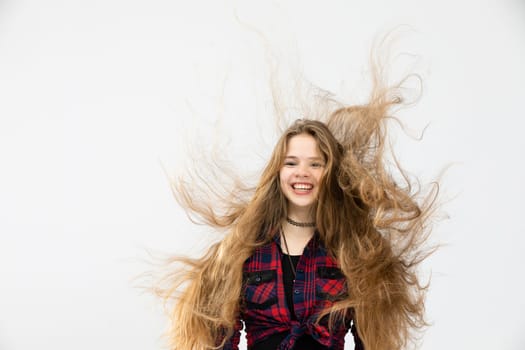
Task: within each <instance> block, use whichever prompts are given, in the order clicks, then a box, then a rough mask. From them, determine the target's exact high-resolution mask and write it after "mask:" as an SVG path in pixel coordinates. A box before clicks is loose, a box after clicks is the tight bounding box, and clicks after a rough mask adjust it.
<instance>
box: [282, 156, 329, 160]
mask: <svg viewBox="0 0 525 350" xmlns="http://www.w3.org/2000/svg"><path fill="white" fill-rule="evenodd" d="M287 158H291V159H299V157H297V156H286V157H284V159H287ZM306 159H308V160H324V159H323V158H322V157H308V158H306Z"/></svg>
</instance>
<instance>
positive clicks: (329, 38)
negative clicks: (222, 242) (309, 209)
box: [0, 0, 525, 350]
mask: <svg viewBox="0 0 525 350" xmlns="http://www.w3.org/2000/svg"><path fill="white" fill-rule="evenodd" d="M236 16H237V17H238V18H239V19H240V20H241V21H242V22H244V23H248V24H249V25H251V26H253V27H255V28H258V29H259V30H261V32H263V33H264V34H265V36H266V38H267V39H268V40H269V42H270V43H271V45H272V47H273V48H275V50H276V51H279V52H282V53H285V54H284V55H283V57H285V58H286V59H287V60H288V61H289V62H292V63H295V64H297V65H298V66H297V67H296V68H298V69H300V70H302V72H303V74H304V77H305V78H307V79H308V80H310V81H311V82H313V83H314V84H316V85H318V86H320V87H322V88H324V89H327V90H330V91H332V92H334V93H336V94H339V96H344V98H346V99H347V100H349V101H353V100H354V99H355V100H356V101H357V100H359V98H363V97H366V88H367V82H366V77H367V75H366V70H367V69H368V52H369V49H370V47H371V45H372V42H373V39H374V38H376V37H377V35H378V34H380V33H384V32H385V31H386V30H388V29H392V28H395V27H398V26H399V25H406V26H408V27H410V28H412V29H411V30H410V31H409V33H408V34H407V35H406V36H405V37H404V38H405V39H406V40H401V41H400V44H399V46H398V48H400V49H401V50H402V51H406V52H409V53H411V54H417V57H413V60H412V61H411V62H413V68H414V69H415V70H416V71H417V72H418V73H420V74H421V75H422V77H423V79H424V89H423V96H422V98H421V100H420V101H419V102H418V104H417V105H416V106H414V107H413V108H412V109H410V110H406V111H403V113H402V115H403V114H404V115H405V116H406V119H405V121H406V122H407V123H408V125H409V126H410V127H411V128H413V130H414V131H415V132H419V131H421V130H422V129H423V128H424V127H425V126H426V125H428V127H427V129H426V133H425V137H424V139H423V141H421V142H416V141H414V140H412V139H408V138H407V137H406V136H403V135H402V134H400V136H399V137H398V140H399V142H398V153H399V155H400V159H401V161H402V162H403V164H404V165H405V166H406V168H407V169H408V170H409V171H410V172H412V173H413V174H416V175H418V176H420V177H422V178H423V179H425V180H428V179H432V178H434V177H436V176H438V175H439V173H440V171H441V169H442V168H443V166H445V165H447V164H450V163H453V164H454V165H453V166H452V167H451V168H450V169H449V170H448V172H447V173H446V175H445V177H444V178H443V182H442V185H443V195H444V197H443V198H447V199H451V200H450V201H448V202H447V203H446V204H445V205H444V207H443V209H444V210H445V211H446V212H447V213H448V215H449V218H448V219H447V220H445V221H442V222H441V223H439V224H438V225H437V226H436V228H435V230H434V235H433V241H435V242H441V243H444V244H445V245H444V247H443V248H442V249H441V250H439V251H438V252H437V253H436V254H435V255H433V256H432V257H431V258H430V259H429V260H428V261H426V262H425V265H424V266H423V268H424V273H427V274H428V273H431V274H432V283H431V288H430V291H429V294H428V299H427V311H428V319H429V321H430V322H431V323H432V326H431V327H430V328H428V330H427V331H426V333H425V334H424V336H423V338H422V341H421V349H425V350H437V349H502V350H523V349H525V301H524V299H523V296H524V295H525V282H524V275H525V274H524V272H523V269H524V267H525V257H524V255H525V254H524V250H523V245H524V243H525V239H524V235H525V224H524V220H523V216H524V214H523V211H524V209H525V206H524V205H523V198H524V197H525V190H524V187H525V186H524V185H523V180H524V179H525V170H524V166H523V152H524V151H525V140H524V139H525V137H524V126H525V123H524V118H525V113H524V112H523V102H524V101H525V87H524V83H523V82H524V81H525V64H524V62H525V3H524V2H523V1H520V0H487V1H473V0H464V1H452V0H445V1H439V2H438V1H432V2H431V1H408V0H402V1H386V0H385V1H377V0H376V1H366V2H365V1H349V0H348V1H325V2H322V4H321V2H314V1H311V2H308V1H306V2H305V1H282V2H277V1H274V2H270V1H264V2H262V1H261V2H255V1H254V2H251V1H246V2H234V1H195V2H191V3H190V2H189V1H167V0H153V1H145V0H128V1H122V0H104V1H100V0H90V1H87V0H70V1H59V0H47V1H37V0H17V1H14V0H0V349H1V350H29V349H36V348H38V349H53V350H66V349H127V350H135V349H137V350H138V349H141V350H144V349H162V348H163V341H162V340H161V339H160V335H161V333H162V332H163V330H164V327H165V326H166V320H165V319H164V317H163V314H162V307H161V305H160V304H159V302H158V301H157V300H155V299H154V298H153V297H152V296H149V295H145V294H142V293H141V291H140V290H138V289H136V288H134V287H133V278H134V277H135V276H137V275H138V274H140V273H141V272H143V271H145V270H146V269H148V268H150V267H149V266H148V265H147V264H145V263H142V262H141V259H143V258H145V257H146V256H147V254H146V253H145V251H146V249H149V250H152V251H157V252H165V253H187V254H198V252H199V251H200V248H202V247H203V245H204V244H205V243H204V242H206V241H207V240H208V239H209V238H210V233H208V232H207V231H206V229H205V228H202V227H195V226H192V225H191V224H190V223H189V221H188V220H187V218H186V217H185V214H184V213H183V212H182V210H181V209H180V208H179V207H178V206H177V205H176V203H175V201H174V200H173V199H172V197H171V193H170V189H169V185H168V181H167V179H166V176H165V174H164V172H163V169H162V166H161V164H164V166H165V167H166V168H167V169H168V171H170V172H172V173H175V172H177V171H178V170H180V169H181V168H184V164H185V162H187V161H188V156H187V147H185V146H186V144H187V142H188V141H192V142H194V143H196V144H200V145H201V146H202V147H203V148H205V149H211V148H213V145H214V144H216V143H217V142H219V143H222V144H225V145H226V146H225V148H224V149H226V150H229V152H226V154H225V155H227V156H228V157H230V158H233V159H234V160H235V163H236V164H237V165H239V166H240V168H241V170H242V171H247V172H248V171H255V170H257V168H258V167H259V166H260V165H261V164H262V160H263V159H264V158H265V157H267V156H268V154H269V152H270V151H271V146H272V142H273V140H274V139H273V138H272V137H273V134H272V133H271V130H273V129H272V128H273V124H272V123H273V119H272V116H271V109H270V108H269V100H268V98H267V92H268V91H267V89H268V81H267V80H265V79H264V78H263V76H264V75H263V74H262V73H261V72H262V71H264V69H265V67H266V66H265V59H264V54H265V50H264V49H263V48H262V42H261V39H260V37H258V36H257V35H256V34H255V33H254V32H253V31H252V30H250V29H249V27H248V25H241V24H240V22H239V21H238V20H237V19H236ZM286 53H288V54H286ZM265 89H266V90H265ZM265 96H266V97H265ZM298 117H300V116H298ZM398 131H399V130H398ZM217 135H222V136H219V137H218V136H217Z"/></svg>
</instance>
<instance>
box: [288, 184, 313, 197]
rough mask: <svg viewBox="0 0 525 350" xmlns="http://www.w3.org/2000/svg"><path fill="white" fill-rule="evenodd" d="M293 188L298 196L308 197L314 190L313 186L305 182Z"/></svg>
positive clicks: (293, 185)
mask: <svg viewBox="0 0 525 350" xmlns="http://www.w3.org/2000/svg"><path fill="white" fill-rule="evenodd" d="M291 187H292V190H293V193H295V194H296V195H298V196H301V195H308V194H310V193H312V190H313V188H314V186H313V185H312V184H309V183H305V182H296V183H293V184H292V185H291Z"/></svg>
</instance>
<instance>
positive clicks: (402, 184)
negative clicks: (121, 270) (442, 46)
mask: <svg viewBox="0 0 525 350" xmlns="http://www.w3.org/2000/svg"><path fill="white" fill-rule="evenodd" d="M378 81H380V80H379V79H375V82H376V86H375V87H374V89H373V93H372V95H371V96H372V97H371V99H370V101H369V102H368V103H367V104H366V105H361V106H340V107H338V108H336V109H335V110H333V111H332V112H330V113H327V114H326V115H325V116H324V117H322V118H320V120H309V119H299V120H297V121H295V122H294V123H293V124H292V125H291V126H290V127H289V128H288V129H287V130H286V131H285V132H284V134H283V135H282V136H281V138H280V139H279V141H278V142H277V145H276V146H275V149H274V151H273V154H272V156H271V158H270V160H269V162H268V164H267V166H266V168H265V169H264V171H263V173H262V175H261V177H260V181H259V183H258V185H257V186H256V188H255V189H254V191H253V192H250V194H251V195H250V196H249V197H248V198H247V199H243V196H242V195H241V194H242V193H244V192H243V191H244V190H243V187H242V185H240V184H239V185H238V186H237V187H236V188H232V191H231V192H230V195H229V196H228V197H227V198H224V199H223V200H224V203H226V206H225V207H226V210H225V211H221V214H219V213H218V210H216V206H214V203H213V202H210V203H207V202H205V201H202V200H198V198H195V197H194V196H193V195H192V194H193V193H192V189H190V188H188V187H187V186H186V187H185V186H183V183H182V184H179V186H177V187H176V191H175V194H176V195H177V198H178V199H179V202H180V203H181V204H182V205H183V206H184V207H185V208H187V209H188V210H189V211H190V212H191V213H192V214H193V215H197V216H199V217H200V218H201V219H202V220H204V221H205V222H206V223H208V224H209V225H212V226H214V227H217V228H226V229H227V234H226V235H225V237H224V238H223V239H222V240H221V241H220V242H218V243H216V244H214V245H213V246H211V248H210V249H209V250H208V251H207V253H206V254H205V255H204V256H203V257H202V258H200V259H180V258H179V259H177V260H178V261H182V262H184V263H185V264H186V265H185V266H186V268H185V269H179V270H177V271H176V273H174V274H173V276H172V277H173V278H172V279H170V280H169V288H167V289H165V290H163V291H162V295H163V296H164V297H165V298H166V299H168V298H171V297H176V299H175V300H176V301H175V305H174V307H173V309H172V313H171V317H172V324H171V328H170V332H169V335H170V340H171V345H172V347H173V348H174V349H237V348H238V344H239V338H240V330H241V329H242V328H243V327H244V329H245V331H246V335H247V343H248V349H250V350H259V349H299V350H302V349H343V348H344V341H345V339H344V338H345V335H346V333H347V332H348V330H351V331H352V334H353V336H354V342H355V348H356V349H367V350H385V349H387V350H397V349H401V348H403V347H404V346H405V345H406V344H407V343H408V342H409V341H410V340H412V339H413V331H414V330H416V329H418V328H420V327H422V326H424V325H425V322H424V319H423V311H424V305H423V297H424V292H425V288H426V287H425V286H422V285H421V284H420V283H419V280H418V277H417V275H416V271H415V267H416V265H417V264H418V263H419V262H420V261H421V260H422V259H423V258H424V257H425V256H426V255H427V254H426V252H425V251H424V250H422V249H421V243H423V241H424V239H425V238H426V236H427V234H428V232H427V230H426V225H425V224H426V222H427V219H428V216H429V214H430V213H431V211H432V208H433V205H432V204H433V202H434V198H435V192H430V193H429V194H427V195H426V196H420V195H419V193H418V192H417V191H414V190H413V188H412V186H411V181H410V180H409V178H408V177H407V176H406V175H405V173H404V172H403V171H402V170H401V169H400V168H399V166H398V163H397V162H395V161H392V162H388V161H387V159H386V158H385V156H384V153H385V150H384V148H385V147H384V145H385V138H386V134H385V130H386V129H385V127H386V123H387V120H388V119H389V118H387V116H388V115H389V114H388V113H389V111H390V110H391V109H392V107H394V106H395V105H397V104H399V103H401V99H400V98H399V96H396V95H395V92H396V91H398V90H397V89H395V88H394V89H386V88H383V87H381V86H380V84H379V83H377V82H378Z"/></svg>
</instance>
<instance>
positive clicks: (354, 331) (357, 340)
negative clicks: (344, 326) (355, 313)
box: [350, 322, 365, 350]
mask: <svg viewBox="0 0 525 350" xmlns="http://www.w3.org/2000/svg"><path fill="white" fill-rule="evenodd" d="M350 331H351V332H352V335H353V336H354V344H355V348H354V349H355V350H365V346H364V345H363V342H362V341H361V338H359V334H358V333H357V328H356V326H355V322H352V328H351V330H350Z"/></svg>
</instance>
